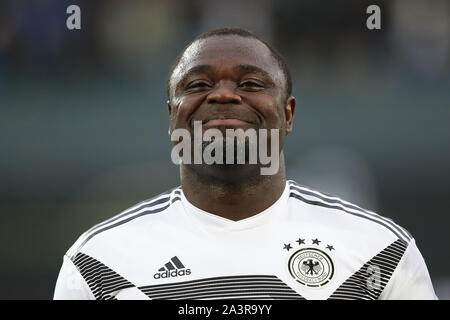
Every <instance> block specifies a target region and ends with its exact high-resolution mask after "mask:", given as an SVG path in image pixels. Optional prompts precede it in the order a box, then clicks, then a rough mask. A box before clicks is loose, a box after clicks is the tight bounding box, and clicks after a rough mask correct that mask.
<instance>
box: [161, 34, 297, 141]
mask: <svg viewBox="0 0 450 320" xmlns="http://www.w3.org/2000/svg"><path fill="white" fill-rule="evenodd" d="M285 86H286V83H285V79H284V76H283V73H282V71H281V69H280V67H279V66H278V63H277V61H276V60H275V58H274V57H273V56H272V55H271V53H270V50H269V49H268V48H267V47H266V46H265V45H264V44H263V43H261V42H260V41H258V40H256V39H253V38H244V37H240V36H234V35H227V36H213V37H210V38H207V39H203V40H199V41H196V42H195V43H193V44H192V45H191V46H190V47H189V48H188V49H187V50H186V52H185V53H184V55H183V57H182V59H181V60H180V63H179V64H178V66H177V67H176V69H175V70H174V72H173V74H172V78H171V81H170V96H171V101H170V102H169V105H168V108H169V115H170V131H173V130H174V129H177V128H185V129H187V130H188V131H190V132H191V134H193V125H194V121H202V125H203V129H204V130H206V129H209V128H217V129H219V130H221V131H223V134H225V129H227V128H232V129H238V128H242V129H244V130H246V129H248V128H253V129H256V130H258V129H273V128H275V129H279V130H280V148H282V145H283V143H284V138H285V135H286V134H287V133H289V132H290V131H291V129H292V116H293V113H294V109H295V99H294V98H293V97H290V98H289V99H286V90H285Z"/></svg>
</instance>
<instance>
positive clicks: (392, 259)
mask: <svg viewBox="0 0 450 320" xmlns="http://www.w3.org/2000/svg"><path fill="white" fill-rule="evenodd" d="M406 248H407V244H406V243H405V242H404V241H402V240H400V239H399V240H397V241H395V242H393V243H392V244H390V245H389V246H387V247H386V248H385V249H384V250H382V251H381V252H380V253H378V254H377V255H376V256H375V257H373V258H372V259H371V260H370V261H369V262H367V263H365V264H364V265H363V266H362V267H361V268H360V269H359V270H358V271H357V272H356V273H355V274H353V275H352V276H351V277H350V278H348V279H347V280H346V281H345V282H344V283H343V284H342V285H340V286H339V288H338V289H337V290H336V291H335V292H334V293H333V294H332V295H331V296H330V297H329V298H328V300H377V299H378V298H379V297H380V294H381V292H382V291H383V289H384V287H385V286H386V284H387V283H388V281H389V279H390V278H391V276H392V273H393V272H394V270H395V268H396V267H397V265H398V263H399V261H400V259H401V258H402V256H403V254H404V253H405V250H406Z"/></svg>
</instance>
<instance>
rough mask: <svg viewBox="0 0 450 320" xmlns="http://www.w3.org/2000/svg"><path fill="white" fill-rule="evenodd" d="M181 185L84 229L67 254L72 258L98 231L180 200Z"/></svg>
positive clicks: (164, 207) (155, 211)
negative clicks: (72, 249) (71, 250)
mask: <svg viewBox="0 0 450 320" xmlns="http://www.w3.org/2000/svg"><path fill="white" fill-rule="evenodd" d="M180 196H181V187H177V188H174V189H172V190H170V191H167V192H165V193H162V194H160V195H159V196H156V197H153V198H151V199H148V200H144V201H142V202H140V203H138V204H137V205H135V206H133V207H131V208H129V209H127V210H125V211H123V212H122V213H120V214H118V215H116V216H114V217H112V218H110V219H108V220H106V221H104V222H102V223H99V224H97V225H95V226H93V227H92V228H91V229H89V230H88V231H86V232H85V233H84V234H83V235H82V236H81V237H80V239H79V240H78V242H79V243H78V244H77V249H76V250H75V251H74V252H71V253H70V254H69V256H70V257H71V259H72V260H73V259H74V257H75V256H76V254H77V253H78V252H79V251H80V250H81V248H82V247H83V246H84V245H85V244H86V242H88V241H89V240H90V239H92V238H93V237H94V236H96V235H98V234H99V233H101V232H103V231H106V230H109V229H112V228H114V227H117V226H120V225H122V224H124V223H127V222H129V221H131V220H134V219H136V218H139V217H142V216H145V215H148V214H154V213H158V212H162V211H164V210H166V209H167V208H168V207H169V206H170V205H171V204H173V203H174V202H175V201H178V200H181V197H180Z"/></svg>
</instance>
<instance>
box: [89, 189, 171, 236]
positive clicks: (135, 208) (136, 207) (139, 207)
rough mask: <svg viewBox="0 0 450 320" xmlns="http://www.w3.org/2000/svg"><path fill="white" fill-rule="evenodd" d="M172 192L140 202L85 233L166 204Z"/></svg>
mask: <svg viewBox="0 0 450 320" xmlns="http://www.w3.org/2000/svg"><path fill="white" fill-rule="evenodd" d="M178 188H179V187H178ZM178 188H175V192H174V194H176V192H177V191H179V190H178ZM173 190H174V189H172V190H169V191H166V192H164V193H161V194H159V195H157V196H156V197H153V198H150V199H147V200H144V201H141V202H139V203H138V204H136V205H134V206H133V207H131V208H129V209H127V210H125V211H123V212H122V213H120V214H118V215H116V216H114V217H112V218H110V219H108V220H106V221H104V222H102V223H99V224H97V225H95V226H93V227H92V228H91V229H89V230H88V231H87V232H86V233H90V232H92V231H94V230H95V229H98V228H100V227H102V226H104V225H106V224H109V223H112V222H114V221H116V220H118V219H120V218H122V217H125V216H128V215H130V214H133V213H135V212H137V211H139V210H142V209H143V208H145V207H149V208H150V207H153V206H156V205H158V204H161V203H164V202H166V201H167V200H169V199H170V194H171V193H172V191H173ZM163 196H166V197H163Z"/></svg>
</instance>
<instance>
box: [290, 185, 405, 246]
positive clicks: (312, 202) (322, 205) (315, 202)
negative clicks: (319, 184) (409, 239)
mask: <svg viewBox="0 0 450 320" xmlns="http://www.w3.org/2000/svg"><path fill="white" fill-rule="evenodd" d="M289 196H290V197H293V198H295V199H298V200H300V201H303V202H305V203H308V204H312V205H316V206H320V207H324V208H330V209H338V210H341V211H345V212H347V213H350V214H352V215H354V216H358V217H361V218H365V219H368V220H371V221H373V222H375V223H378V224H380V225H382V226H384V227H386V228H387V229H389V230H390V231H392V232H393V233H394V234H395V235H396V236H397V238H400V239H402V237H401V235H400V234H399V233H398V232H397V231H395V230H394V229H392V228H391V227H390V226H389V225H387V224H385V223H383V222H381V221H379V220H376V219H372V218H369V217H367V216H365V215H363V214H359V213H355V212H351V211H348V210H345V209H343V208H341V207H339V206H332V205H328V204H325V203H323V202H320V201H312V200H308V199H305V198H303V197H302V196H300V195H298V194H296V193H290V194H289Z"/></svg>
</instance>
